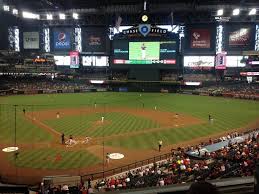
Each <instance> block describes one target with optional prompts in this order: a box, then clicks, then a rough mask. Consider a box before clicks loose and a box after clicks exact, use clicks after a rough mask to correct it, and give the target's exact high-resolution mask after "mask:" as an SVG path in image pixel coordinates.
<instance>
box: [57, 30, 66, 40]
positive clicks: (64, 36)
mask: <svg viewBox="0 0 259 194" xmlns="http://www.w3.org/2000/svg"><path fill="white" fill-rule="evenodd" d="M58 40H59V41H60V42H65V41H66V34H65V33H64V32H60V33H59V34H58Z"/></svg>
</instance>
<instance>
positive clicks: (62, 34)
mask: <svg viewBox="0 0 259 194" xmlns="http://www.w3.org/2000/svg"><path fill="white" fill-rule="evenodd" d="M70 48H71V37H70V33H69V32H67V31H54V49H70Z"/></svg>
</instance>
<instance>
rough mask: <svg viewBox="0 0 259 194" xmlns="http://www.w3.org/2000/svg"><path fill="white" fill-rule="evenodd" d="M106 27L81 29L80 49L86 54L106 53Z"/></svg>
mask: <svg viewBox="0 0 259 194" xmlns="http://www.w3.org/2000/svg"><path fill="white" fill-rule="evenodd" d="M106 31H107V30H106V28H98V27H89V28H83V29H82V49H83V52H84V53H86V54H106V53H108V42H109V40H108V35H107V33H106Z"/></svg>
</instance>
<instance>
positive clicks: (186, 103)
mask: <svg viewBox="0 0 259 194" xmlns="http://www.w3.org/2000/svg"><path fill="white" fill-rule="evenodd" d="M1 102H3V103H5V104H18V105H19V107H20V109H21V108H22V106H23V105H24V104H35V105H36V104H37V105H39V104H40V105H46V106H35V107H34V106H29V108H30V109H31V110H34V111H36V110H48V109H58V108H77V107H78V108H81V107H83V106H86V107H89V106H90V107H93V105H94V103H95V102H96V103H97V107H103V108H104V109H105V107H130V108H139V109H140V108H143V104H144V107H145V108H146V109H154V106H156V107H157V109H158V110H160V111H169V112H178V113H180V114H188V115H192V116H194V117H197V118H199V119H201V120H203V121H204V122H205V124H202V125H196V126H189V127H183V128H172V129H168V130H163V131H160V132H154V131H153V132H150V133H146V134H142V135H135V136H131V137H128V136H125V137H122V138H120V139H114V140H112V141H108V142H105V144H106V145H112V146H122V147H127V148H134V149H150V148H154V147H156V146H157V141H158V140H159V139H162V140H163V142H164V144H165V145H169V144H173V143H180V142H181V141H187V140H192V139H194V138H198V137H201V136H210V135H212V134H216V133H219V132H224V131H227V130H228V129H235V128H239V127H245V126H246V125H247V124H248V123H250V122H253V121H255V120H256V119H258V118H259V102H256V101H247V100H235V99H229V98H216V97H207V96H191V95H180V94H160V93H143V94H142V95H141V96H140V93H109V92H107V93H106V92H105V93H85V94H53V95H36V96H10V97H1ZM29 111H30V110H29ZM7 112H8V111H7ZM20 112H21V110H20ZM5 113H6V112H3V111H2V112H1V115H2V114H5ZM209 114H211V115H212V117H213V118H214V123H213V124H212V125H211V124H209V123H208V115H209ZM11 115H13V113H12V114H11ZM124 116H125V118H126V119H124V120H125V122H127V123H126V126H127V125H128V126H129V127H125V123H124V124H123V125H122V124H121V119H118V118H115V117H119V118H124ZM17 117H22V114H18V115H17ZM82 117H83V118H85V119H83V118H80V116H78V117H74V118H73V117H71V118H65V119H64V121H62V119H60V120H52V121H47V122H48V124H49V125H50V126H52V127H53V128H55V129H56V130H58V131H60V132H63V131H64V130H67V132H66V131H64V132H66V133H68V134H67V135H69V134H70V133H72V134H73V131H74V132H75V135H76V136H77V135H78V136H80V135H81V134H82V135H87V136H93V137H98V136H101V135H102V132H101V131H102V129H101V128H98V127H97V129H94V130H90V129H89V127H90V128H91V121H92V120H95V119H96V117H99V119H100V115H98V114H97V115H95V114H93V115H92V116H90V115H86V116H82ZM88 117H89V118H88ZM106 117H107V120H111V123H110V124H107V126H105V130H104V133H105V135H106V136H107V135H109V134H113V133H121V134H123V133H124V132H125V131H126V130H132V131H134V130H140V129H141V128H142V129H144V128H145V127H141V126H138V125H140V123H145V122H146V121H145V122H143V118H139V117H137V118H131V119H130V120H132V121H128V117H129V115H125V114H124V113H121V114H120V113H119V114H117V116H116V115H114V114H113V113H109V114H108V113H107V116H105V119H106ZM108 117H110V118H109V119H108ZM5 119H6V122H4V123H3V122H1V118H0V123H1V125H0V129H1V130H6V128H7V126H10V127H9V128H10V130H9V131H8V132H4V133H0V137H1V138H0V139H2V140H4V141H12V140H13V116H12V117H9V116H7V115H6V116H5ZM134 119H135V122H134V121H133V120H134ZM139 119H141V120H142V122H137V120H139ZM117 121H118V122H117ZM80 123H81V124H80ZM115 123H118V125H119V123H120V124H121V125H122V126H123V127H120V126H116V128H115V129H114V128H113V126H112V125H114V124H115ZM145 125H146V126H150V127H154V126H156V125H157V124H156V123H151V122H150V121H148V122H146V124H145ZM17 126H18V124H17ZM19 126H20V127H19V128H17V138H18V139H19V142H25V143H28V140H29V141H30V142H32V141H41V139H43V141H51V136H50V135H49V134H48V133H47V132H45V131H44V130H43V129H40V128H38V127H35V126H33V125H32V124H31V123H30V122H28V121H25V120H20V123H19ZM87 128H88V129H89V130H88V131H87ZM142 129H141V130H142ZM70 130H72V131H70ZM37 133H39V134H41V135H40V138H38V136H37ZM10 137H12V138H10ZM35 139H36V140H35Z"/></svg>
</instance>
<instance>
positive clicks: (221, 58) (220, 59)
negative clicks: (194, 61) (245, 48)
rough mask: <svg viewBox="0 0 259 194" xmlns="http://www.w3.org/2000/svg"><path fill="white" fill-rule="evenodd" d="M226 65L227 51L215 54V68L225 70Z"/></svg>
mask: <svg viewBox="0 0 259 194" xmlns="http://www.w3.org/2000/svg"><path fill="white" fill-rule="evenodd" d="M226 65H227V53H226V52H221V53H218V54H217V56H216V65H215V69H217V70H225V69H226Z"/></svg>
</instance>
